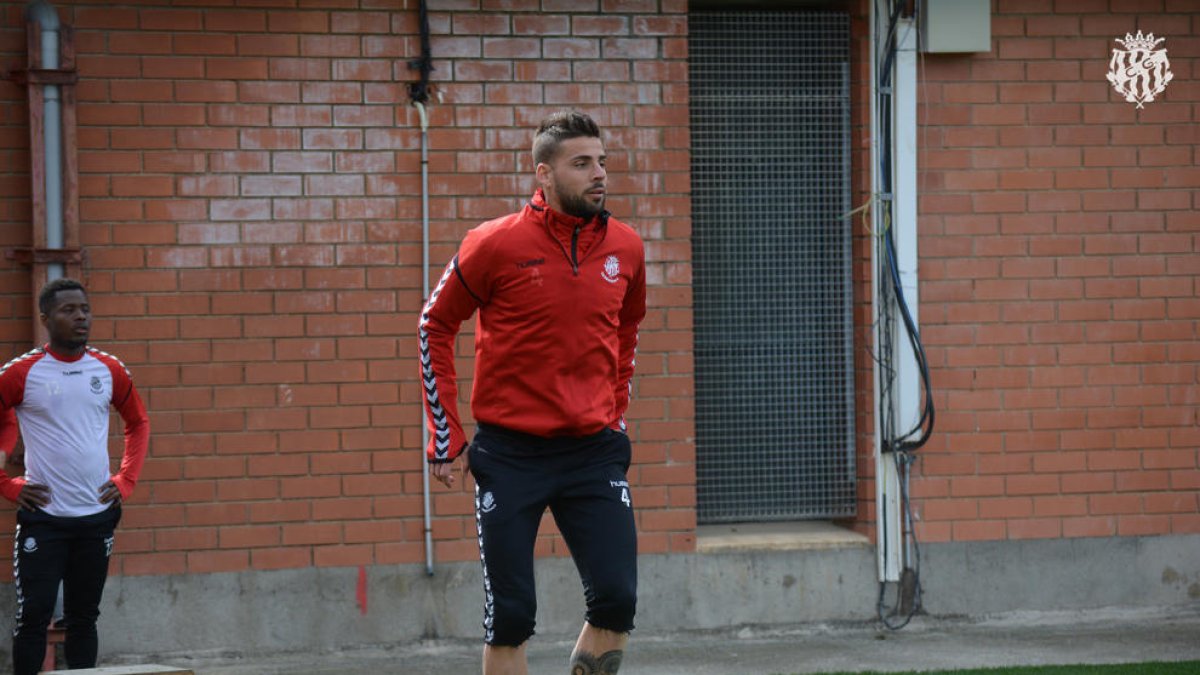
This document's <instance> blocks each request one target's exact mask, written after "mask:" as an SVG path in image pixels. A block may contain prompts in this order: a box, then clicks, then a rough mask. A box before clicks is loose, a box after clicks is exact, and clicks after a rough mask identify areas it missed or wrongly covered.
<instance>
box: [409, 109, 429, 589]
mask: <svg viewBox="0 0 1200 675" xmlns="http://www.w3.org/2000/svg"><path fill="white" fill-rule="evenodd" d="M413 105H414V106H416V108H417V114H418V115H420V117H421V284H422V286H421V289H422V290H421V298H422V302H423V303H426V302H429V117H428V116H427V115H426V114H425V105H424V104H422V103H421V102H420V101H413ZM424 410H425V403H424V396H422V402H421V412H422V414H421V457H422V458H423V459H422V461H421V465H422V468H423V469H424V471H422V472H421V489H422V492H423V493H424V499H425V574H427V575H429V576H433V509H432V508H431V506H430V496H429V459H428V455H426V454H425V448H427V447H429V425H428V424H426V423H425V415H424Z"/></svg>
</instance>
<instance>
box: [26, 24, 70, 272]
mask: <svg viewBox="0 0 1200 675" xmlns="http://www.w3.org/2000/svg"><path fill="white" fill-rule="evenodd" d="M26 16H27V17H28V18H29V20H30V21H33V22H36V23H37V24H38V25H39V26H40V27H41V32H42V63H41V67H42V68H43V69H45V70H57V69H58V30H59V27H60V25H61V24H60V23H59V21H58V12H57V11H55V9H54V7H52V6H51V5H50V3H48V2H46V0H34V1H33V2H31V3H29V5H27V6H26ZM43 86H44V87H45V89H44V90H43V97H44V101H45V103H44V108H43V120H44V124H43V126H42V139H43V142H44V144H45V145H44V148H45V152H46V163H45V164H46V186H45V187H46V248H48V249H61V248H62V247H63V186H62V182H63V178H62V173H63V166H62V165H63V162H62V98H61V97H60V94H59V88H58V85H56V84H46V85H43ZM63 272H64V268H63V264H62V263H60V262H52V263H48V264H47V265H46V281H51V280H54V279H58V278H60V277H62V276H63ZM35 291H36V289H35Z"/></svg>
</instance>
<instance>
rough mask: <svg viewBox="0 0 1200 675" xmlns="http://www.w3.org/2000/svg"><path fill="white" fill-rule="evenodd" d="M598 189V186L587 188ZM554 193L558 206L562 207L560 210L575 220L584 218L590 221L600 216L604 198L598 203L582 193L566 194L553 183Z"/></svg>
mask: <svg viewBox="0 0 1200 675" xmlns="http://www.w3.org/2000/svg"><path fill="white" fill-rule="evenodd" d="M595 187H600V186H598V185H591V186H588V189H589V190H590V189H592V188H595ZM554 192H555V193H556V194H557V195H558V201H559V204H561V205H562V210H563V212H564V213H566V214H567V215H569V216H575V217H576V218H584V219H586V220H590V219H592V218H594V217H596V216H597V215H599V214H600V212H601V211H603V210H604V198H601V199H600V201H599V202H595V201H592V200H591V199H589V198H588V196H587V195H586V194H584V193H580V194H567V193H566V192H565V191H564V190H563V189H562V185H559V184H558V183H555V185H554Z"/></svg>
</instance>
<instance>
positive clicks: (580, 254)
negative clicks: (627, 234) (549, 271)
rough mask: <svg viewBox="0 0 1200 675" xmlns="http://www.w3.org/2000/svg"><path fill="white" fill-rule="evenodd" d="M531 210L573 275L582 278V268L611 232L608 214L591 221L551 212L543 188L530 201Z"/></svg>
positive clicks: (604, 212) (605, 213) (601, 213)
mask: <svg viewBox="0 0 1200 675" xmlns="http://www.w3.org/2000/svg"><path fill="white" fill-rule="evenodd" d="M529 207H530V208H531V209H533V211H534V213H536V214H538V216H540V219H541V221H542V226H543V227H544V228H545V230H546V234H548V235H550V237H551V238H552V239H554V241H556V242H558V245H559V248H560V249H561V250H562V252H563V255H564V256H565V257H566V259H567V262H568V263H569V264H570V265H571V271H572V272H574V273H575V275H576V276H579V265H580V263H582V262H583V261H584V260H585V259H586V258H587V256H588V254H589V253H591V251H592V249H594V248H595V247H596V245H597V244H599V243H600V242H602V241H604V235H605V233H606V232H607V230H608V228H607V227H606V226H607V225H608V215H609V214H608V211H601V212H600V213H599V215H597V216H595V217H594V218H591V219H584V218H578V217H576V216H571V215H567V214H565V213H560V212H558V211H555V210H554V209H552V208H550V205H549V204H547V203H546V196H545V195H544V194H542V190H541V188H538V191H537V192H535V193H534V195H533V199H531V200H529Z"/></svg>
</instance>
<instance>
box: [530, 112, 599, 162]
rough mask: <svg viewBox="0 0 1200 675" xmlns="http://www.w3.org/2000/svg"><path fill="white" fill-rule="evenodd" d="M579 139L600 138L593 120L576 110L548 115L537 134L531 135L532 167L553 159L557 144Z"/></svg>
mask: <svg viewBox="0 0 1200 675" xmlns="http://www.w3.org/2000/svg"><path fill="white" fill-rule="evenodd" d="M580 137H587V138H600V127H599V126H597V125H596V122H595V120H593V119H592V118H591V117H588V116H587V115H586V114H584V113H581V112H579V111H576V110H564V111H563V112H556V113H554V114H553V115H550V116H549V117H547V118H546V119H544V120H542V123H541V124H539V125H538V130H537V133H535V134H534V135H533V165H534V166H537V165H538V164H541V163H543V162H548V161H550V160H551V159H553V158H554V155H555V153H557V152H558V145H559V143H562V142H563V141H565V140H567V139H570V138H580Z"/></svg>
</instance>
